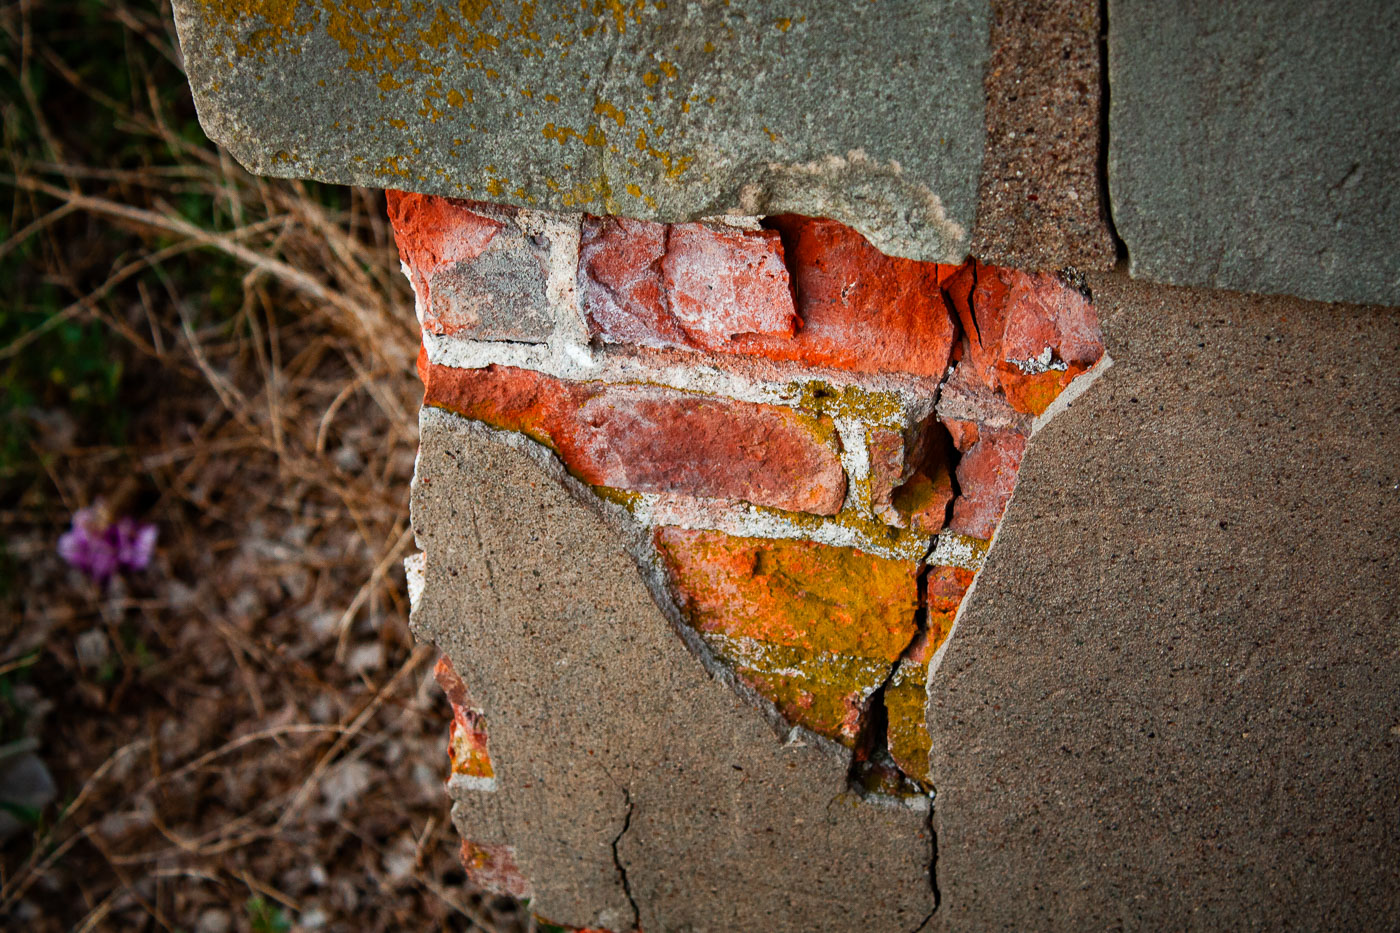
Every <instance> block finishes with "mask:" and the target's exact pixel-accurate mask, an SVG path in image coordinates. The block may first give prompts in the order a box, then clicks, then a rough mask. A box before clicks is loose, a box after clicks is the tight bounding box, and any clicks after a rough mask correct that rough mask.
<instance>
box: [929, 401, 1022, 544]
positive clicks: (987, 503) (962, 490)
mask: <svg viewBox="0 0 1400 933" xmlns="http://www.w3.org/2000/svg"><path fill="white" fill-rule="evenodd" d="M1025 452H1026V438H1025V436H1024V435H1022V434H1018V433H1016V432H1014V431H994V430H989V429H985V428H984V429H983V430H981V431H980V432H979V436H978V440H977V443H975V444H973V445H972V447H970V448H969V449H968V451H967V453H965V454H963V455H962V459H960V460H959V461H958V468H957V474H958V498H957V499H956V500H954V502H953V518H952V521H950V522H949V523H948V527H950V528H951V529H952V530H953V531H956V532H958V533H959V534H964V535H970V536H971V537H974V538H981V539H983V540H987V539H989V538H991V537H992V534H993V532H995V531H996V527H997V523H998V522H1000V521H1001V516H1002V513H1003V512H1005V511H1006V505H1007V503H1008V502H1010V501H1011V493H1012V492H1013V491H1014V490H1015V488H1016V472H1017V470H1019V469H1020V466H1021V457H1022V455H1023V454H1025Z"/></svg>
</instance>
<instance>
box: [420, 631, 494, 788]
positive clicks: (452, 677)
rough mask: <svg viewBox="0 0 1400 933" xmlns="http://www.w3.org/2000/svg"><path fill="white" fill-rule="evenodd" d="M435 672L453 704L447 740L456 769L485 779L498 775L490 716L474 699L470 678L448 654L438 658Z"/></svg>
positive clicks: (461, 773) (460, 772)
mask: <svg viewBox="0 0 1400 933" xmlns="http://www.w3.org/2000/svg"><path fill="white" fill-rule="evenodd" d="M433 676H434V677H435V678H436V679H437V682H438V686H439V687H441V688H442V692H443V693H445V694H447V701H448V703H450V704H451V705H452V723H451V725H450V726H448V742H447V749H448V756H449V757H450V758H451V760H452V773H453V774H459V775H462V776H464V777H468V778H478V779H480V780H483V781H485V780H490V779H491V778H494V777H495V776H496V772H495V769H494V768H493V767H492V766H491V755H490V753H489V752H488V751H487V748H486V717H485V715H484V714H483V713H482V712H481V710H479V709H477V707H476V704H474V703H473V702H472V699H471V696H470V695H469V694H468V693H467V685H466V682H465V681H463V680H462V678H461V677H460V676H458V674H457V671H456V669H455V668H454V667H453V666H452V661H451V660H450V659H449V658H448V657H447V655H443V656H442V657H440V658H438V662H437V666H436V667H434V668H433Z"/></svg>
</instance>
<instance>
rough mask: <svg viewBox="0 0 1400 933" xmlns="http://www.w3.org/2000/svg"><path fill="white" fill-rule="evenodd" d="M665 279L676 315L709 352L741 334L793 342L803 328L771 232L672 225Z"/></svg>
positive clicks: (778, 242)
mask: <svg viewBox="0 0 1400 933" xmlns="http://www.w3.org/2000/svg"><path fill="white" fill-rule="evenodd" d="M661 277H662V283H663V285H664V287H665V292H666V302H667V308H668V309H669V310H670V312H671V316H672V317H673V318H674V319H675V320H676V322H677V323H679V324H680V326H681V328H682V329H683V330H684V331H685V332H686V334H687V336H689V338H690V339H691V341H692V342H693V343H694V344H695V345H697V346H700V347H704V348H705V349H709V350H722V349H725V348H726V345H727V344H728V343H729V340H730V338H731V337H734V336H736V335H739V334H766V335H768V336H771V337H780V338H784V339H787V338H791V337H792V335H793V334H794V333H795V332H796V331H797V326H798V324H799V323H801V322H800V321H799V320H798V317H797V310H796V308H795V307H794V306H793V300H792V286H791V284H790V283H789V281H788V270H787V267H786V266H785V265H783V243H782V239H781V238H780V237H779V236H778V234H777V233H775V232H773V231H771V230H736V229H732V228H721V227H712V226H709V225H706V224H673V225H672V226H671V228H670V234H669V236H668V237H667V240H666V254H665V256H663V257H662V259H661Z"/></svg>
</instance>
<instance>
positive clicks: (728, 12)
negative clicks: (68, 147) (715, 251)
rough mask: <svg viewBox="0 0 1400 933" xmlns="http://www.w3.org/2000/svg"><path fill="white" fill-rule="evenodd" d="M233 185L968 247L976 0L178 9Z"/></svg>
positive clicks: (897, 250)
mask: <svg viewBox="0 0 1400 933" xmlns="http://www.w3.org/2000/svg"><path fill="white" fill-rule="evenodd" d="M175 14H176V23H177V26H178V28H179V33H180V42H181V47H182V49H183V52H184V56H185V63H186V69H187V72H188V75H189V79H190V84H191V85H192V87H193V89H194V94H195V102H196V105H197V106H198V109H199V116H200V120H201V122H202V123H203V125H204V128H205V130H206V132H208V133H209V135H210V136H211V137H212V138H213V139H214V140H215V141H217V142H219V143H220V144H222V145H224V146H225V147H227V148H228V149H229V151H230V152H232V153H233V155H234V156H235V157H236V158H237V159H238V160H239V161H240V162H242V163H243V164H244V165H245V166H247V167H248V168H249V169H250V170H251V171H253V172H256V173H259V174H265V175H275V176H282V177H299V178H315V179H320V180H324V181H329V182H338V183H346V184H359V185H366V186H370V187H377V188H400V189H405V190H411V191H421V192H426V193H432V194H441V195H449V196H455V197H466V198H472V199H476V200H489V201H495V202H503V203H509V204H516V205H521V206H528V207H534V208H541V209H551V210H581V211H589V212H594V213H608V214H621V215H625V216H632V217H640V218H646V219H656V220H666V221H676V220H692V219H697V218H701V217H707V216H717V215H723V214H730V213H742V214H777V213H786V212H795V213H802V214H808V215H815V216H825V217H831V218H834V219H836V220H840V221H842V222H844V223H847V224H850V225H852V226H854V227H856V228H857V229H858V230H860V231H861V232H862V233H863V234H864V235H865V236H866V237H867V238H869V239H870V240H871V242H873V243H874V244H875V245H877V246H878V247H879V248H880V249H882V250H884V251H885V252H887V253H892V254H897V255H903V256H908V257H911V258H917V259H925V260H937V261H940V262H958V261H961V260H962V259H963V258H964V257H965V256H966V255H967V250H968V243H969V240H970V234H971V230H972V225H973V220H974V215H975V212H976V204H977V184H978V178H979V174H980V172H981V168H982V153H983V135H984V127H983V71H984V66H985V63H986V60H987V35H988V5H987V2H986V0H938V2H931V0H897V2H890V0H795V2H793V0H789V2H782V3H779V2H774V0H636V2H628V3H624V2H622V0H580V2H576V3H565V2H562V0H546V2H540V3H530V2H521V0H496V2H492V0H461V2H460V3H444V2H417V3H406V2H403V0H390V2H384V3H350V2H348V0H241V2H235V0H176V2H175Z"/></svg>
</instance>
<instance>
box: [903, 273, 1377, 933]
mask: <svg viewBox="0 0 1400 933" xmlns="http://www.w3.org/2000/svg"><path fill="white" fill-rule="evenodd" d="M1091 284H1092V286H1093V289H1094V296H1095V303H1096V305H1097V307H1098V309H1099V313H1100V321H1101V323H1102V325H1103V328H1104V332H1105V338H1106V340H1107V342H1108V344H1109V346H1110V347H1111V348H1112V351H1113V355H1114V358H1115V360H1116V363H1115V365H1114V367H1113V368H1112V369H1111V370H1109V371H1107V372H1106V373H1105V374H1104V376H1103V378H1102V379H1101V380H1100V381H1099V382H1098V383H1097V384H1096V385H1095V386H1094V390H1093V391H1092V392H1089V393H1086V394H1085V395H1084V396H1082V397H1081V398H1080V399H1079V401H1077V402H1076V403H1075V405H1074V406H1073V407H1072V408H1071V409H1070V410H1069V411H1067V412H1065V413H1063V414H1061V415H1060V416H1059V417H1058V418H1056V419H1055V421H1054V423H1053V424H1051V425H1050V426H1049V427H1047V428H1046V429H1045V430H1044V431H1043V432H1042V433H1041V434H1040V435H1039V436H1038V437H1037V439H1036V442H1035V443H1034V444H1033V445H1031V447H1030V449H1029V452H1028V453H1027V456H1026V458H1025V461H1024V463H1023V465H1022V469H1021V473H1020V476H1019V484H1018V487H1017V491H1016V497H1015V499H1014V500H1013V501H1012V504H1011V507H1010V508H1009V509H1008V511H1007V515H1006V518H1005V519H1004V521H1003V523H1002V526H1001V528H1000V530H999V531H998V537H997V541H996V545H995V547H994V548H993V549H992V551H991V553H990V554H989V555H988V559H987V563H986V566H985V569H984V570H983V571H982V573H981V575H980V576H979V578H978V582H977V584H976V591H975V593H974V594H972V595H970V596H969V597H968V598H967V600H966V602H965V603H964V611H963V613H962V616H961V618H960V620H959V623H958V631H957V634H956V636H955V637H953V638H951V639H950V640H949V641H948V642H947V649H946V653H945V656H944V657H943V659H942V664H941V666H940V667H939V669H938V671H937V674H936V675H935V676H934V677H933V678H932V680H931V684H930V703H929V726H930V730H931V732H932V734H933V748H934V754H933V779H934V783H935V785H936V786H937V788H938V800H937V803H936V805H935V807H934V818H935V823H936V826H937V829H938V843H939V860H938V881H939V886H940V888H941V890H942V894H943V903H942V906H941V908H940V909H939V912H938V914H937V920H936V923H935V925H934V926H935V928H937V929H944V930H962V929H969V928H976V929H1024V930H1048V929H1217V930H1219V929H1357V930H1360V929H1389V928H1393V926H1394V923H1395V919H1394V918H1395V916H1396V910H1397V907H1400V904H1398V903H1397V892H1398V891H1400V875H1397V866H1400V836H1397V835H1396V833H1395V832H1394V827H1395V815H1396V813H1397V812H1400V778H1397V775H1400V705H1398V704H1397V699H1396V698H1397V697H1400V653H1397V650H1396V645H1397V643H1396V619H1397V618H1400V591H1397V589H1396V587H1395V574H1396V571H1397V566H1396V554H1397V550H1400V549H1398V548H1397V545H1398V544H1400V538H1397V529H1400V467H1397V464H1400V431H1398V430H1397V425H1396V420H1395V404H1396V399H1398V398H1400V377H1397V373H1400V319H1397V317H1396V316H1395V314H1394V313H1393V312H1391V311H1387V310H1384V309H1377V308H1342V307H1327V306H1323V305H1317V304H1309V303H1306V302H1302V301H1297V300H1294V299H1282V298H1248V297H1243V296H1239V295H1230V294H1228V293H1222V292H1201V291H1189V290H1186V289H1163V288H1155V287H1151V286H1145V285H1142V284H1135V283H1132V282H1129V281H1127V280H1126V279H1125V278H1123V277H1122V276H1119V275H1111V276H1101V277H1099V276H1096V277H1092V278H1091ZM1246 387H1247V388H1246Z"/></svg>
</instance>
